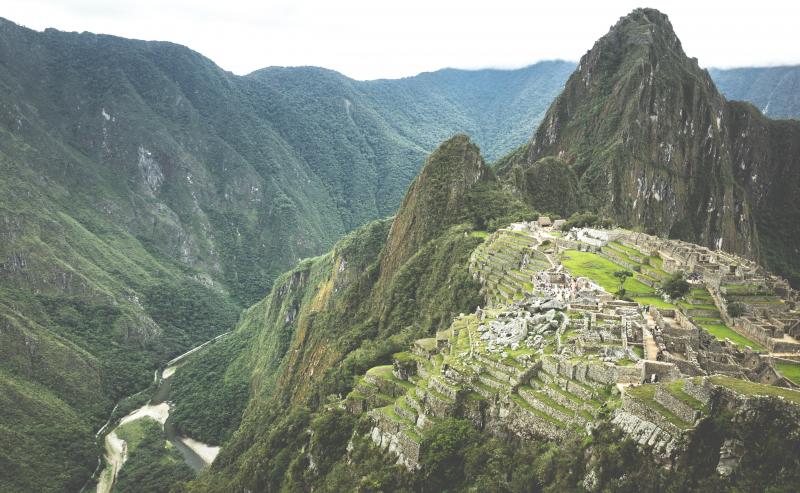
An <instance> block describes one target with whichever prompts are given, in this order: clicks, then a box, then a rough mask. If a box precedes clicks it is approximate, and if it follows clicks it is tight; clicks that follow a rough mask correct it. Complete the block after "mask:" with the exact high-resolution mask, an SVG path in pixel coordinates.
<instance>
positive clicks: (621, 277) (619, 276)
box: [614, 270, 633, 296]
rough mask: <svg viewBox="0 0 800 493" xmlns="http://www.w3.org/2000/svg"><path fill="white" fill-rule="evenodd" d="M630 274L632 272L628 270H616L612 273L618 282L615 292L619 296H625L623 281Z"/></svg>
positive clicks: (630, 275) (631, 274)
mask: <svg viewBox="0 0 800 493" xmlns="http://www.w3.org/2000/svg"><path fill="white" fill-rule="evenodd" d="M632 276H633V272H631V271H629V270H618V271H616V272H615V273H614V277H616V278H617V281H618V282H619V290H618V291H617V293H618V294H619V295H620V296H625V281H627V280H628V278H629V277H632Z"/></svg>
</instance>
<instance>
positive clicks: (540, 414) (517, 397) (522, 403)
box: [511, 394, 565, 428]
mask: <svg viewBox="0 0 800 493" xmlns="http://www.w3.org/2000/svg"><path fill="white" fill-rule="evenodd" d="M511 400H513V401H514V402H515V403H516V404H517V405H518V406H520V407H522V408H524V409H525V410H527V411H528V412H530V413H531V414H533V415H535V416H538V417H539V418H541V419H543V420H545V421H548V422H550V423H552V424H554V425H556V426H557V427H559V428H564V426H565V425H564V423H563V422H561V421H560V420H558V419H556V418H554V417H552V416H550V415H549V414H547V413H545V412H543V411H540V410H538V409H536V408H535V407H533V406H531V405H530V404H528V403H527V402H526V401H525V399H523V398H522V397H521V396H520V395H518V394H511Z"/></svg>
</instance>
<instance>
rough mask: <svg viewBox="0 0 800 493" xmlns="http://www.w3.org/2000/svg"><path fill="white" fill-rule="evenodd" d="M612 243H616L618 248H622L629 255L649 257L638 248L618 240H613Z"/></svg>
mask: <svg viewBox="0 0 800 493" xmlns="http://www.w3.org/2000/svg"><path fill="white" fill-rule="evenodd" d="M610 244H611V245H614V246H615V247H616V248H617V249H618V250H622V251H623V252H625V253H626V254H628V255H635V256H637V257H647V255H645V254H643V253H642V252H640V251H639V250H636V249H634V248H631V247H628V246H625V245H623V244H622V243H620V242H618V241H612V242H611V243H610ZM637 263H638V262H637Z"/></svg>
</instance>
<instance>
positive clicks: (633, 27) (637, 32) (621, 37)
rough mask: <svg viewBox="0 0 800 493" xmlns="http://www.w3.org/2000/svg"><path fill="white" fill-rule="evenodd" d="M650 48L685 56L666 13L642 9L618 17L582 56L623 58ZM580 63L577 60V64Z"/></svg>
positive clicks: (645, 51) (642, 52)
mask: <svg viewBox="0 0 800 493" xmlns="http://www.w3.org/2000/svg"><path fill="white" fill-rule="evenodd" d="M651 50H656V52H655V53H654V54H655V55H657V56H658V55H664V54H669V53H672V54H674V55H677V56H679V57H685V56H686V55H685V54H684V52H683V48H682V47H681V42H680V40H679V39H678V36H677V35H676V34H675V30H674V29H673V28H672V23H671V22H670V21H669V18H668V17H667V16H666V14H662V13H661V12H659V11H658V10H655V9H646V8H642V9H636V10H634V11H632V12H631V13H630V14H628V15H626V16H624V17H621V18H620V19H619V21H617V23H616V24H614V25H613V26H611V29H610V30H609V32H608V33H607V34H606V35H605V36H603V37H602V38H600V39H599V40H597V42H596V43H595V44H594V46H593V47H592V49H591V50H590V51H589V52H587V53H586V55H584V57H583V58H584V59H585V60H586V61H587V62H588V61H591V60H592V59H597V58H598V55H600V54H603V55H616V56H617V57H619V58H620V59H624V58H628V57H631V56H634V57H640V56H642V55H647V54H650V53H651ZM583 63H584V60H581V65H583Z"/></svg>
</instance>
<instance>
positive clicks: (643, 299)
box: [632, 296, 675, 310]
mask: <svg viewBox="0 0 800 493" xmlns="http://www.w3.org/2000/svg"><path fill="white" fill-rule="evenodd" d="M632 299H633V301H635V302H637V303H639V304H640V305H650V306H652V307H654V308H661V309H662V310H674V309H675V305H673V304H672V303H667V302H666V301H664V300H662V299H661V298H659V297H658V296H634V297H633V298H632Z"/></svg>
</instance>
